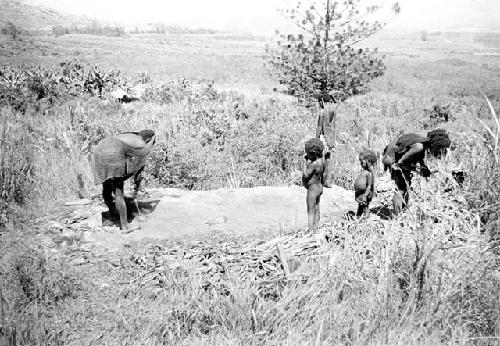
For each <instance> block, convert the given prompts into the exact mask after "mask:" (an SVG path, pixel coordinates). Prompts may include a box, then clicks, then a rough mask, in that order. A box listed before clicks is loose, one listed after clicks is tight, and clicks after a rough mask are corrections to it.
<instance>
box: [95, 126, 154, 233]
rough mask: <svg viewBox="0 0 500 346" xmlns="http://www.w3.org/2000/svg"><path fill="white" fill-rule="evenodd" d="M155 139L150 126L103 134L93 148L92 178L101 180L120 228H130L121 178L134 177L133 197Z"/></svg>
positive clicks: (110, 210) (123, 179)
mask: <svg viewBox="0 0 500 346" xmlns="http://www.w3.org/2000/svg"><path fill="white" fill-rule="evenodd" d="M154 142H155V133H154V132H153V131H152V130H142V131H141V132H126V133H121V134H118V135H115V136H111V137H106V138H104V139H103V140H102V141H100V142H99V144H98V145H97V147H96V148H95V150H94V157H93V168H94V177H95V182H96V184H102V197H103V199H104V203H106V206H107V207H108V209H109V213H110V215H111V216H112V217H113V218H117V217H119V218H120V229H122V230H128V231H131V230H132V229H131V228H130V225H129V223H128V220H127V206H126V204H125V196H124V194H123V185H124V182H125V180H127V179H129V178H130V177H132V176H133V177H134V195H133V198H136V197H137V193H138V191H139V187H140V184H141V181H142V171H143V169H144V166H145V165H146V160H147V158H148V155H149V153H150V152H151V149H152V147H153V144H154ZM113 197H114V198H113ZM117 214H118V215H117Z"/></svg>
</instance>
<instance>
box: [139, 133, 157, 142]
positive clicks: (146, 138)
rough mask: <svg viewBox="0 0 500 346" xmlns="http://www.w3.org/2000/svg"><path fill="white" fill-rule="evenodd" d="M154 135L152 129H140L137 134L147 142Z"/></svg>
mask: <svg viewBox="0 0 500 346" xmlns="http://www.w3.org/2000/svg"><path fill="white" fill-rule="evenodd" d="M154 135H155V132H154V131H153V130H142V131H140V132H139V136H141V137H142V139H143V140H144V142H149V141H150V140H151V138H153V137H154Z"/></svg>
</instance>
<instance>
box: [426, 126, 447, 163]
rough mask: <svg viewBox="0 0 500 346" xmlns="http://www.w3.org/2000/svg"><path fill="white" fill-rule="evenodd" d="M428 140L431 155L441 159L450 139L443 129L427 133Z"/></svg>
mask: <svg viewBox="0 0 500 346" xmlns="http://www.w3.org/2000/svg"><path fill="white" fill-rule="evenodd" d="M427 138H429V142H428V144H427V145H428V148H429V151H430V152H431V154H432V155H434V156H436V157H441V156H442V155H445V154H446V152H447V150H448V148H449V147H450V145H451V140H450V137H449V136H448V133H447V132H446V130H444V129H436V130H432V131H429V132H428V133H427Z"/></svg>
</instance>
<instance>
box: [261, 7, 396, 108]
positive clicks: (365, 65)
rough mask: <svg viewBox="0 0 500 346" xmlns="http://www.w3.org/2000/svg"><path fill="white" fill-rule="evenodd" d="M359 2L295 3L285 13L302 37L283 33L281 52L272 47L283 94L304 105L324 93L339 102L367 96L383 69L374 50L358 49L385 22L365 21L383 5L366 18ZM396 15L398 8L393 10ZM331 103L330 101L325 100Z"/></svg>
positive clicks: (271, 56)
mask: <svg viewBox="0 0 500 346" xmlns="http://www.w3.org/2000/svg"><path fill="white" fill-rule="evenodd" d="M360 5H361V0H354V1H344V2H340V1H330V0H326V1H312V2H305V3H302V2H300V1H299V2H297V6H296V7H295V8H291V9H286V10H282V13H283V14H284V15H285V16H286V17H288V18H289V19H290V20H291V21H293V22H294V23H295V24H296V25H297V26H298V27H299V28H300V29H302V31H303V33H300V34H297V35H294V34H281V35H280V40H278V41H277V46H278V47H277V48H271V47H268V50H267V53H268V63H269V65H270V67H271V68H272V69H274V70H275V72H276V74H277V76H278V78H279V82H280V84H283V85H284V86H285V91H286V92H287V93H288V94H290V95H294V96H296V97H298V98H299V100H303V101H305V102H308V101H310V100H311V99H312V98H316V99H317V95H318V94H320V93H321V92H326V93H328V94H330V95H331V96H333V98H334V100H336V102H340V101H345V100H346V99H347V98H349V97H351V96H354V95H358V94H360V93H363V92H364V91H366V84H367V83H368V82H369V81H371V80H372V79H374V78H376V77H379V76H381V75H382V74H383V72H384V70H385V65H384V63H383V61H382V59H381V58H379V57H377V56H375V55H374V53H376V50H370V49H360V48H355V47H354V45H355V44H356V43H358V42H359V41H361V40H363V39H365V38H367V37H369V36H371V35H373V34H375V33H376V32H377V31H379V30H380V29H381V28H382V27H383V26H384V24H385V23H381V22H378V21H374V22H370V21H368V20H366V17H367V15H369V14H371V13H373V12H375V11H376V10H377V9H378V8H379V6H376V5H375V6H370V7H368V8H367V9H366V13H362V12H361V11H360V10H359V8H360V7H361V6H360ZM394 11H395V12H398V11H399V7H398V6H397V5H395V7H394ZM327 102H328V101H327Z"/></svg>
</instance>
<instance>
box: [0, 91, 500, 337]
mask: <svg viewBox="0 0 500 346" xmlns="http://www.w3.org/2000/svg"><path fill="white" fill-rule="evenodd" d="M460 102H461V103H463V104H460V105H453V107H452V109H453V110H452V112H453V116H454V121H453V122H452V123H449V124H445V125H443V126H445V127H446V128H447V129H448V130H449V131H450V133H451V134H452V138H453V141H454V146H453V148H452V150H451V151H450V153H449V154H448V155H447V156H446V158H445V159H444V160H442V161H433V160H431V161H430V165H431V169H433V170H436V171H437V173H436V174H435V176H434V177H433V178H432V179H431V180H429V181H426V180H423V179H422V180H421V179H417V180H416V182H415V185H414V189H413V192H412V196H411V200H412V204H411V206H410V209H409V211H408V212H406V213H403V214H402V215H401V216H400V217H398V218H397V219H394V220H391V221H381V220H373V219H372V220H366V221H347V220H339V221H336V222H334V223H333V224H330V225H325V227H324V228H323V231H324V232H325V233H326V234H327V235H328V238H329V239H332V241H330V242H325V243H324V244H323V245H322V247H321V253H320V255H319V256H314V257H313V256H311V257H308V256H304V257H301V258H297V259H296V260H298V261H299V262H300V267H299V268H298V269H297V272H296V274H297V276H298V274H301V275H300V276H301V277H302V278H303V280H295V279H292V280H289V281H287V280H285V279H284V278H283V279H281V280H278V281H276V282H274V285H271V286H272V287H271V291H267V293H265V292H264V293H263V291H262V290H261V289H260V287H259V285H258V283H257V281H256V280H252V276H257V275H258V273H253V272H250V273H248V275H247V276H246V278H245V279H244V280H242V279H241V278H240V277H238V275H237V273H235V272H233V271H232V270H231V267H230V266H229V267H227V268H224V270H221V271H220V272H218V275H217V276H214V275H212V274H211V273H206V272H204V271H203V270H201V269H200V263H196V262H195V263H193V262H189V261H186V259H185V258H168V259H167V262H166V267H164V268H162V269H161V273H160V274H161V275H158V276H157V277H155V279H153V280H146V279H145V277H146V276H147V275H149V274H150V273H151V270H152V264H151V263H148V262H147V261H148V256H147V254H148V253H150V252H151V251H154V250H151V248H153V249H154V247H155V245H157V244H146V245H145V247H144V248H143V247H140V248H139V249H135V250H124V251H123V252H122V253H115V254H113V253H109V252H105V253H101V254H99V256H100V257H98V258H99V259H98V260H96V261H95V262H94V263H91V264H86V265H82V266H81V267H74V268H73V267H68V266H67V263H70V262H71V259H72V256H73V255H74V254H81V252H79V251H80V249H79V248H78V246H75V247H74V248H71V249H68V250H67V251H63V250H57V251H56V254H57V255H54V256H52V255H51V254H50V252H48V251H46V250H45V249H44V247H43V246H40V247H38V246H35V245H34V243H37V242H39V241H40V242H41V239H43V237H36V236H35V235H34V232H32V230H31V229H29V224H25V226H24V227H21V226H20V224H19V223H18V222H17V221H18V220H19V218H18V217H26V216H31V215H40V214H41V213H52V212H53V206H54V205H53V203H50V202H49V201H58V200H61V199H67V198H76V196H77V193H78V183H77V176H78V175H80V176H82V177H83V180H84V182H85V184H86V186H87V187H88V189H89V190H90V191H91V192H92V193H96V194H97V193H99V192H100V187H99V186H95V185H94V184H93V180H92V176H91V173H90V172H91V170H90V166H89V158H90V155H91V153H92V149H93V147H94V146H95V145H96V144H97V143H98V141H99V140H100V139H102V138H104V136H106V135H111V134H115V133H117V132H121V131H130V130H139V129H143V128H152V129H154V130H155V131H156V133H157V135H158V143H157V145H155V148H154V151H153V152H152V154H151V157H150V160H149V162H148V168H147V171H146V182H145V183H146V185H147V186H149V187H153V186H175V187H184V188H192V189H209V188H215V187H224V186H231V187H241V186H248V187H251V186H255V185H261V184H290V183H296V182H297V183H298V181H299V179H298V178H299V177H300V162H301V160H302V155H303V142H304V141H305V140H306V139H307V138H309V137H311V136H312V135H313V133H314V132H313V130H314V129H313V125H314V123H315V122H314V120H315V113H314V110H304V109H301V108H299V107H297V106H296V105H295V104H294V103H293V102H291V101H290V100H288V99H286V98H282V97H262V96H252V97H248V96H242V95H238V94H235V93H228V94H221V96H220V98H218V99H216V100H202V101H197V100H186V99H183V100H181V101H179V102H172V103H168V104H155V103H142V102H139V103H135V104H130V105H120V104H116V103H110V102H108V101H103V100H98V99H94V98H89V99H76V100H72V101H68V102H66V103H63V104H55V105H53V106H51V107H50V108H48V109H46V110H45V111H42V110H40V109H37V108H36V107H33V108H30V110H28V112H27V113H26V114H21V113H19V112H16V111H14V110H12V109H11V108H8V107H4V108H2V109H1V111H2V119H4V120H3V121H4V122H3V128H2V132H1V134H0V136H1V137H0V140H1V143H2V150H1V151H0V162H1V163H2V165H1V166H0V173H1V178H2V184H1V185H2V206H1V209H0V211H1V216H2V219H1V221H2V227H5V225H8V224H10V225H11V227H10V229H11V232H10V233H9V237H7V234H5V236H6V237H4V238H2V240H5V241H3V242H1V243H0V253H1V254H2V255H1V263H2V266H1V267H0V268H1V271H0V275H1V286H0V292H1V294H2V297H0V298H1V299H0V300H1V301H2V317H1V322H2V325H1V327H2V328H1V329H0V338H3V339H0V340H1V341H2V342H4V341H5V343H9V342H10V343H11V344H15V343H16V342H17V343H18V344H58V343H59V344H82V343H87V344H90V343H92V344H103V345H118V344H120V345H121V344H124V343H128V344H148V345H160V344H185V345H193V344H198V345H207V344H221V345H223V344H227V345H235V344H236V345H238V344H241V345H252V344H254V345H258V344H259V345H260V344H315V345H321V344H324V345H330V344H346V345H366V344H372V345H383V344H384V345H385V344H394V345H396V344H402V343H405V344H412V345H436V344H464V345H465V344H477V345H494V344H495V343H496V342H497V341H498V338H499V337H500V332H499V331H500V326H499V321H500V316H499V311H500V309H499V308H500V307H499V305H498V302H499V301H500V297H499V292H498V289H497V288H498V287H499V286H500V282H499V275H498V245H497V243H496V239H497V238H496V237H497V233H495V232H497V231H498V226H497V225H498V220H499V219H498V210H499V209H498V202H497V201H498V197H499V195H500V192H499V188H500V184H499V183H498V182H499V162H498V160H497V159H496V158H497V157H498V144H497V143H498V127H496V126H498V125H495V124H498V123H497V120H495V119H496V118H493V117H491V116H492V114H491V113H493V112H492V110H493V107H491V108H490V107H489V106H488V107H486V108H481V107H480V106H479V104H480V103H481V102H483V101H482V100H481V101H480V100H478V99H477V98H471V99H468V100H461V101H460ZM431 106H432V101H431V99H424V98H421V99H416V98H408V97H404V96H394V95H389V96H387V94H383V93H373V94H370V95H367V96H364V97H359V98H355V99H353V100H351V101H350V102H349V103H347V104H345V105H343V106H342V107H341V108H339V110H338V111H339V115H340V116H339V119H340V120H339V121H340V123H339V143H338V145H337V152H336V153H335V155H334V180H335V182H337V183H339V184H342V185H343V186H346V187H350V186H351V185H352V177H353V176H354V175H355V173H356V172H357V171H358V169H359V168H358V165H359V163H358V162H357V152H358V151H359V149H360V148H361V146H363V145H365V146H369V147H371V148H373V149H375V150H381V149H382V148H383V147H384V146H385V144H387V143H388V142H389V141H390V140H391V139H393V138H394V137H395V136H397V134H399V132H400V131H402V130H403V131H407V130H410V129H419V128H423V127H424V126H423V125H424V124H425V123H427V122H428V121H430V120H429V119H427V118H425V116H424V115H423V114H425V113H424V111H423V110H424V109H426V108H429V107H431ZM488 110H490V111H489V112H485V111H488ZM493 116H495V115H494V114H493ZM478 117H479V118H480V119H481V121H482V122H483V123H484V126H483V125H481V123H480V122H479V121H476V119H478ZM495 134H496V135H495ZM454 169H460V170H463V171H465V172H466V174H467V176H466V180H465V182H464V185H463V186H462V187H461V186H459V185H458V184H457V183H456V182H455V181H454V180H453V178H452V176H451V174H450V173H451V171H452V170H454ZM26 213H27V214H26ZM13 226H15V227H13ZM20 237H21V238H22V237H24V238H29V239H28V240H23V241H19V240H18V238H20ZM31 237H33V238H31ZM490 240H493V241H490ZM238 241H239V242H240V243H241V246H242V247H244V246H245V245H246V244H247V242H248V240H245V239H241V240H238ZM24 243H28V245H25V244H24ZM164 245H165V246H166V247H170V246H178V247H179V246H180V247H182V246H184V245H183V244H172V243H171V242H168V241H165V244H164ZM223 247H224V243H223V242H221V241H220V239H214V240H213V242H210V243H209V244H208V245H207V248H210V251H211V252H217V251H221V252H222V248H223ZM186 248H188V246H186ZM96 256H97V255H96ZM137 256H141V258H142V257H143V258H146V259H145V260H144V261H143V262H141V263H143V265H138V264H137V261H133V260H131V259H134V258H136V257H137ZM174 261H179V262H180V263H182V264H183V265H180V266H178V267H172V268H171V267H169V266H168V265H169V263H170V264H172V262H174ZM144 262H145V264H144ZM153 269H154V268H153ZM81 281H83V282H84V284H81ZM83 326H84V327H83ZM14 337H15V338H16V340H15V341H13V338H14Z"/></svg>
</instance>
